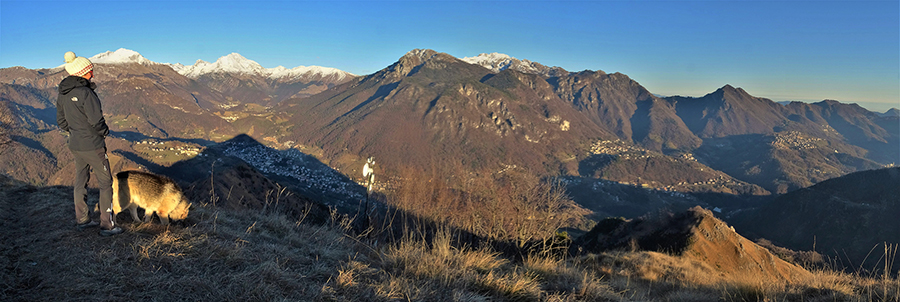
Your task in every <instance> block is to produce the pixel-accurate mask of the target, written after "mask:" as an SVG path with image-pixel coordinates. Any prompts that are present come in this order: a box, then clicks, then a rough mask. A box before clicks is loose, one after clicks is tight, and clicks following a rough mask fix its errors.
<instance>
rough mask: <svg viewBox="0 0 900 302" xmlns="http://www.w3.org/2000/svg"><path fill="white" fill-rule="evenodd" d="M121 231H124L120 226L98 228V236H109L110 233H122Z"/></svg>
mask: <svg viewBox="0 0 900 302" xmlns="http://www.w3.org/2000/svg"><path fill="white" fill-rule="evenodd" d="M122 232H124V230H122V228H120V227H114V228H111V229H109V230H104V229H100V236H103V237H109V236H112V235H117V234H122Z"/></svg>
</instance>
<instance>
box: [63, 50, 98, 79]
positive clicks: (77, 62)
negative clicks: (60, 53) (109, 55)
mask: <svg viewBox="0 0 900 302" xmlns="http://www.w3.org/2000/svg"><path fill="white" fill-rule="evenodd" d="M64 57H65V59H66V71H67V72H69V75H73V76H79V77H80V76H83V75H86V74H87V73H88V72H90V71H91V70H94V64H93V63H91V60H88V59H87V58H85V57H76V56H75V53H74V52H71V51H67V52H66V54H65V56H64Z"/></svg>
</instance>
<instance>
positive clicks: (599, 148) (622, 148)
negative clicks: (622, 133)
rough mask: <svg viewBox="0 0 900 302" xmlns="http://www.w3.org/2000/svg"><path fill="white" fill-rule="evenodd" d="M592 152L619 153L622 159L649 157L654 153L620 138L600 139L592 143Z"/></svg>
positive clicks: (597, 153) (596, 153) (595, 153)
mask: <svg viewBox="0 0 900 302" xmlns="http://www.w3.org/2000/svg"><path fill="white" fill-rule="evenodd" d="M590 152H591V154H594V155H599V154H609V155H618V156H619V157H620V158H622V159H633V158H648V157H651V156H652V154H651V152H650V151H648V150H647V149H644V148H641V147H637V146H632V145H628V144H625V143H624V142H622V141H620V140H611V141H607V140H600V141H597V142H595V143H594V144H593V145H591V151H590Z"/></svg>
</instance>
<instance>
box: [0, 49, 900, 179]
mask: <svg viewBox="0 0 900 302" xmlns="http://www.w3.org/2000/svg"><path fill="white" fill-rule="evenodd" d="M92 58H94V59H95V60H96V61H97V63H96V69H97V78H96V82H97V84H98V88H97V92H98V94H100V96H101V99H102V100H103V102H104V113H105V114H106V115H107V122H108V123H109V124H110V126H111V129H112V130H113V131H114V132H115V136H120V137H123V138H126V140H128V141H131V142H135V143H136V142H138V141H140V140H144V139H166V140H173V141H174V140H182V141H184V140H191V142H192V143H195V144H200V145H206V144H209V143H212V142H220V141H223V140H226V139H229V138H232V137H235V136H236V135H239V134H247V135H249V136H251V137H253V138H255V139H257V140H258V141H260V142H264V143H265V144H267V145H269V146H273V147H277V148H297V149H299V150H301V151H304V152H307V153H308V154H313V155H315V156H316V157H317V158H319V159H320V160H322V161H323V162H325V163H326V164H328V165H331V166H333V167H336V168H339V169H343V170H348V171H356V170H358V169H359V167H361V165H362V161H363V159H364V158H367V157H369V156H375V157H376V158H378V159H379V161H380V164H382V165H383V167H384V168H387V170H388V171H390V170H396V168H397V167H399V166H413V167H418V168H424V169H427V168H428V167H429V166H431V165H435V164H436V163H438V162H453V163H458V164H461V166H464V167H469V168H471V169H476V170H487V171H501V170H503V169H506V168H508V167H521V168H525V169H527V170H529V171H533V172H534V173H538V174H541V175H545V176H558V175H572V176H588V177H602V178H604V179H608V180H615V181H620V182H629V183H636V184H638V185H640V184H644V183H646V184H648V185H651V186H652V187H654V188H656V187H672V186H679V184H700V183H702V186H699V187H698V186H695V187H694V189H698V190H701V191H702V192H731V193H738V194H741V193H748V194H757V193H759V192H762V191H760V190H759V189H756V188H752V187H753V186H759V187H761V188H762V189H764V190H765V191H769V192H772V193H785V192H788V191H791V190H794V189H797V188H803V187H806V186H809V185H812V184H814V183H816V182H820V181H823V180H825V179H828V178H832V177H836V176H840V175H844V174H847V173H851V172H854V171H861V170H867V169H875V168H880V167H883V166H885V165H888V164H891V163H900V148H897V146H898V145H900V118H898V117H896V116H890V115H887V116H885V115H883V114H878V113H873V112H870V111H867V110H865V109H863V108H862V107H859V106H856V105H853V104H843V103H839V102H836V101H822V102H818V103H812V104H807V103H800V102H791V103H788V104H786V105H781V104H778V103H775V102H773V101H771V100H768V99H765V98H758V97H754V96H752V95H750V93H749V92H747V91H745V90H743V89H741V88H738V87H734V86H731V85H725V86H723V87H722V88H720V89H718V90H716V91H714V92H712V93H710V94H708V95H706V96H703V97H700V98H689V97H677V96H676V97H666V98H660V97H658V96H656V95H654V94H653V93H652V92H650V91H648V90H647V89H646V88H645V87H643V86H641V85H640V84H639V83H637V82H636V81H634V80H633V79H631V78H629V77H628V76H627V75H625V74H621V73H612V74H607V73H605V72H603V71H587V70H586V71H582V72H577V73H575V72H568V71H565V70H563V69H561V68H558V67H547V66H544V65H541V64H539V63H536V62H531V61H528V60H519V59H515V58H512V57H509V56H506V55H501V54H483V55H479V56H477V57H471V58H463V59H458V58H455V57H452V56H450V55H447V54H443V53H439V52H436V51H433V50H427V49H426V50H413V51H410V52H409V53H408V54H406V55H404V56H403V57H401V58H400V59H399V60H398V61H397V62H396V63H394V64H392V65H391V66H388V67H386V68H385V69H383V70H380V71H378V72H376V73H373V74H371V75H366V76H362V77H354V76H352V75H349V74H346V73H343V72H341V71H339V70H334V69H329V68H324V67H316V66H311V67H303V66H299V67H295V68H292V69H287V68H283V67H277V68H268V69H267V68H263V67H261V66H259V64H257V63H256V62H253V61H251V60H248V59H246V58H243V57H242V56H240V55H238V54H231V55H228V56H225V57H222V58H220V59H219V60H217V61H216V62H214V63H207V62H202V61H201V62H197V63H196V64H194V65H192V66H184V65H179V64H168V65H166V64H158V63H154V62H150V61H148V60H146V59H144V58H143V57H141V56H140V55H139V54H137V53H136V52H133V51H128V50H123V49H120V50H117V51H115V52H107V53H103V54H99V55H97V56H94V57H92ZM63 76H64V71H62V68H59V67H57V68H53V69H40V70H30V69H25V68H21V67H13V68H5V69H3V70H2V72H0V83H2V84H3V85H5V86H3V88H2V92H3V97H4V98H5V99H7V100H10V101H11V102H12V103H14V104H12V106H10V107H11V108H12V110H14V111H15V112H16V114H17V115H18V116H19V117H20V122H21V123H22V124H23V125H25V126H26V127H27V129H28V131H29V132H35V133H36V132H42V131H46V130H52V129H54V128H55V121H54V118H53V109H54V108H53V106H54V102H55V95H56V85H57V84H58V82H59V81H60V80H61V79H62V77H63ZM282 100H283V101H282ZM42 133H43V132H42ZM22 136H23V137H27V138H29V139H31V140H32V141H34V142H35V143H30V144H31V145H32V146H34V147H35V148H32V149H34V150H38V149H40V148H38V147H41V146H42V145H43V144H44V141H47V140H52V139H44V138H39V137H38V135H37V134H35V135H22ZM598 141H621V142H622V145H623V146H628V147H629V148H631V147H633V148H641V149H644V150H647V151H649V152H655V153H654V154H658V155H659V156H653V157H646V158H633V157H632V158H623V157H617V159H616V160H615V161H608V160H606V159H610V158H611V157H609V156H606V155H615V154H606V155H604V154H597V153H594V152H592V151H591V147H592V146H593V145H594V144H595V143H597V142H598ZM42 148H43V149H45V150H50V153H51V154H52V153H54V151H53V150H54V149H53V148H55V147H53V146H42ZM44 153H46V152H44ZM19 154H20V155H18V156H28V155H27V154H37V153H32V151H28V152H19ZM155 156H162V155H155ZM162 158H165V156H162ZM166 162H170V161H168V160H166ZM48 166H49V165H48ZM701 169H702V171H701ZM20 171H24V170H20ZM357 172H358V171H357ZM721 172H724V173H725V174H727V175H722V174H721ZM23 173H24V172H23ZM45 174H46V173H45ZM720 176H721V177H720ZM716 179H723V180H724V181H725V182H727V183H732V182H733V183H736V184H738V185H737V186H734V185H727V186H720V185H718V181H717V180H716ZM710 182H712V183H716V184H717V185H716V186H718V188H714V189H710V188H707V187H704V186H705V185H708V184H709V183H710ZM723 188H726V189H723ZM694 189H691V190H694Z"/></svg>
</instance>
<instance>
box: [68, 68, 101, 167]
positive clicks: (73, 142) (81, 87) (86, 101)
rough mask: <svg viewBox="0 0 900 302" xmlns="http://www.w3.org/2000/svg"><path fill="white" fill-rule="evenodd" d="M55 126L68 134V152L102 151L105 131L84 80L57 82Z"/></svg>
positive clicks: (95, 100) (94, 98) (94, 97)
mask: <svg viewBox="0 0 900 302" xmlns="http://www.w3.org/2000/svg"><path fill="white" fill-rule="evenodd" d="M56 122H57V123H58V124H59V128H60V129H62V130H63V131H66V132H69V149H71V150H74V151H91V150H97V149H101V148H105V147H106V142H104V138H106V136H107V135H108V134H109V127H108V126H107V125H106V119H104V118H103V110H101V109H100V98H99V97H97V93H95V92H94V89H93V87H92V85H91V82H90V81H88V80H87V79H85V78H82V77H77V76H68V77H66V78H65V79H63V80H62V82H59V98H57V99H56Z"/></svg>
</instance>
